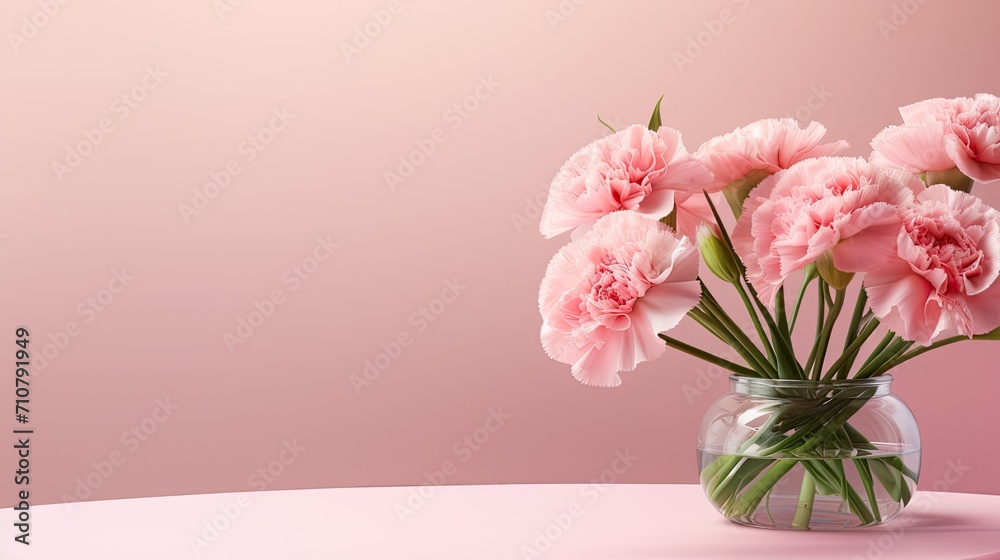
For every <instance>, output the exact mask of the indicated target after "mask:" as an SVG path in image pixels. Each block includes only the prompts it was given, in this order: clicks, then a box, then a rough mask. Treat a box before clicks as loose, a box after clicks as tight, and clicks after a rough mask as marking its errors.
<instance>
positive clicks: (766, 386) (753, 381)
mask: <svg viewBox="0 0 1000 560" xmlns="http://www.w3.org/2000/svg"><path fill="white" fill-rule="evenodd" d="M892 379H893V378H892V375H889V374H885V375H879V376H877V377H867V378H865V379H829V380H826V381H822V380H820V381H815V380H811V379H770V378H760V377H748V376H745V375H736V374H733V375H730V376H729V384H730V387H731V388H732V390H733V391H736V392H749V393H758V392H759V391H762V390H764V391H767V390H771V389H824V390H836V389H848V388H855V389H856V388H859V387H873V388H874V389H875V394H874V395H873V396H881V395H887V394H889V384H890V383H892Z"/></svg>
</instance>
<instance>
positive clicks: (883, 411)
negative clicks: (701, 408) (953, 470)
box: [698, 375, 920, 530]
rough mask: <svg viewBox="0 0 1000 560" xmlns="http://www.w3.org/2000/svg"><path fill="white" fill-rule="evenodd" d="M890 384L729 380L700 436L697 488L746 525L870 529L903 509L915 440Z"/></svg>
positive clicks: (915, 466)
mask: <svg viewBox="0 0 1000 560" xmlns="http://www.w3.org/2000/svg"><path fill="white" fill-rule="evenodd" d="M891 382H892V377H891V376H889V375H884V376H880V377H875V378H869V379H858V380H835V381H802V380H784V379H759V378H752V377H744V376H737V375H733V376H730V378H729V383H730V392H729V393H727V394H725V395H723V396H722V397H720V398H719V399H717V400H716V401H715V402H714V403H712V406H711V407H710V408H709V409H708V411H707V412H706V413H705V416H704V417H703V418H702V421H701V427H700V429H699V430H698V468H699V471H700V473H701V485H702V488H704V490H705V494H706V496H708V499H709V500H710V501H711V502H712V504H713V505H714V506H715V508H716V509H717V510H718V511H719V513H721V514H722V515H723V516H725V517H726V518H727V519H729V520H731V521H735V522H736V523H741V524H743V525H749V526H752V527H764V528H771V529H798V530H807V529H813V530H838V529H849V528H852V527H865V526H872V525H878V524H881V523H885V522H886V521H889V520H890V519H892V518H893V517H895V516H896V515H897V514H899V512H900V511H902V509H903V507H904V506H906V504H907V502H909V500H910V497H911V496H912V495H913V491H914V489H915V488H916V484H917V477H918V473H919V470H920V433H919V432H918V431H917V422H916V420H915V419H914V418H913V414H912V413H911V412H910V409H909V408H907V406H906V404H905V403H903V401H902V400H900V399H899V398H897V397H896V396H895V395H893V394H892V392H891V391H890V389H889V385H890V383H891Z"/></svg>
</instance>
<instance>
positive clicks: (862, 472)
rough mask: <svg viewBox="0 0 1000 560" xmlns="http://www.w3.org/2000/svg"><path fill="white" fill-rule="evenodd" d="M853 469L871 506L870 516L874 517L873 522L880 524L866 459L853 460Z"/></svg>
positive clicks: (872, 481)
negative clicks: (855, 470)
mask: <svg viewBox="0 0 1000 560" xmlns="http://www.w3.org/2000/svg"><path fill="white" fill-rule="evenodd" d="M854 468H856V469H857V470H858V476H859V477H860V478H861V484H863V485H864V487H865V494H867V495H868V503H870V504H871V506H872V508H871V510H872V514H874V515H875V521H877V522H879V523H881V522H882V512H881V511H879V509H878V500H877V499H876V498H875V482H874V480H873V479H872V471H871V468H869V467H868V460H867V459H854Z"/></svg>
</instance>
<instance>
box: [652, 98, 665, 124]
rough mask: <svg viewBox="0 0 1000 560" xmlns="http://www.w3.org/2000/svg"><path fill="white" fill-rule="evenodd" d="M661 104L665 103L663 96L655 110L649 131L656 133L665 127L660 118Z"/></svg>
mask: <svg viewBox="0 0 1000 560" xmlns="http://www.w3.org/2000/svg"><path fill="white" fill-rule="evenodd" d="M660 103H663V96H662V95H661V96H660V99H659V100H658V101H657V102H656V107H655V108H653V116H652V117H650V119H649V130H652V131H656V130H659V129H660V127H661V126H663V119H661V118H660Z"/></svg>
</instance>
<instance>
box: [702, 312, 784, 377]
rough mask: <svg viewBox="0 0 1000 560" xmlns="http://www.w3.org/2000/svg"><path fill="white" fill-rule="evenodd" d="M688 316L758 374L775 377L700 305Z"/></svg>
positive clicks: (769, 369)
mask: <svg viewBox="0 0 1000 560" xmlns="http://www.w3.org/2000/svg"><path fill="white" fill-rule="evenodd" d="M688 316H689V317H691V318H692V319H694V320H695V321H696V322H697V323H698V324H699V325H701V326H702V327H704V328H705V330H707V331H708V332H710V333H712V334H713V335H715V336H716V337H717V338H718V339H719V340H721V341H723V342H724V343H726V344H728V345H729V346H730V347H732V349H733V350H735V351H736V353H737V354H739V355H740V357H741V358H743V360H744V361H745V362H746V363H747V365H749V366H750V367H751V369H753V368H756V371H757V372H758V373H763V374H764V375H766V376H767V377H770V378H774V376H775V375H777V374H776V373H773V372H774V370H773V368H767V367H763V366H761V365H760V363H759V362H758V361H757V360H756V359H755V358H754V355H753V354H751V353H750V352H749V351H748V350H747V349H746V347H745V346H744V345H743V344H742V343H741V342H739V341H738V340H736V338H735V337H734V336H733V335H732V334H731V333H730V331H729V329H727V328H726V327H725V326H723V325H721V324H719V320H718V319H716V318H715V316H714V315H712V314H711V313H709V312H707V311H705V310H704V309H703V308H702V307H701V306H700V305H699V306H698V307H695V308H694V309H692V310H691V311H689V312H688Z"/></svg>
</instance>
